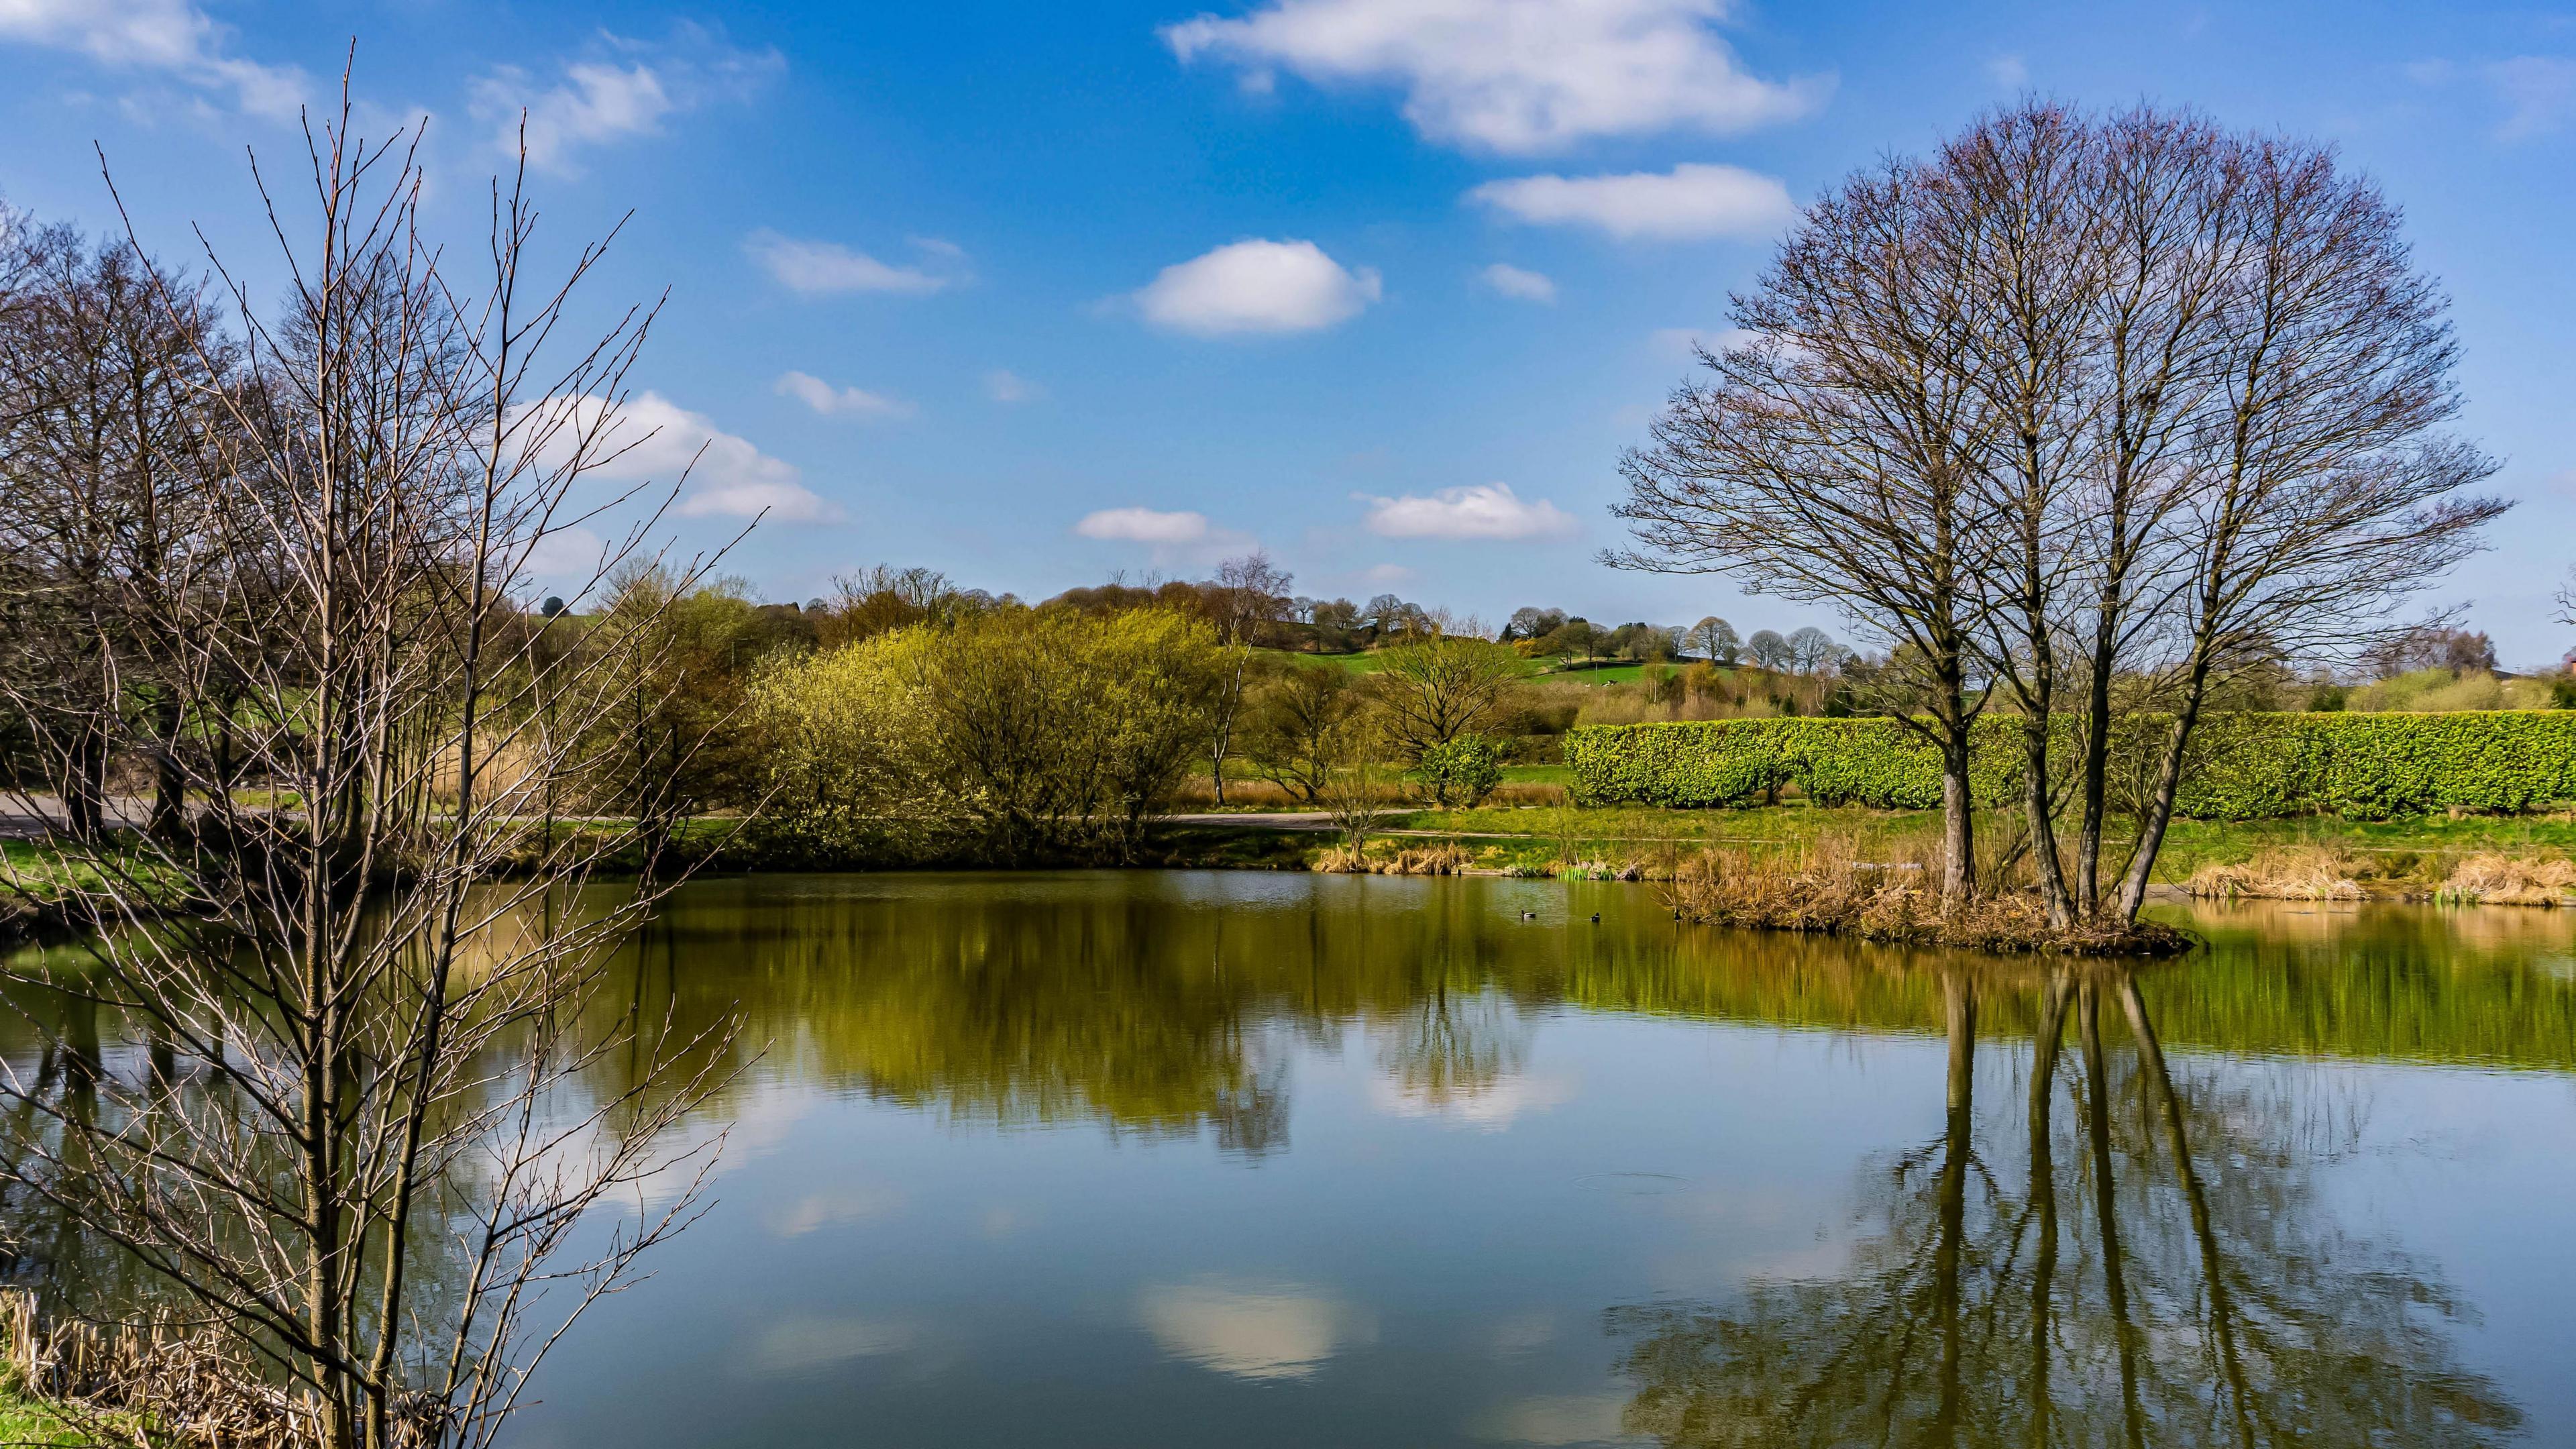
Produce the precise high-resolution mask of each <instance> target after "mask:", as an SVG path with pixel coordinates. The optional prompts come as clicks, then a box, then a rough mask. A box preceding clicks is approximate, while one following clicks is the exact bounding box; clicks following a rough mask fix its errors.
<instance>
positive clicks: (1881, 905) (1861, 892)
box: [1665, 837, 2190, 956]
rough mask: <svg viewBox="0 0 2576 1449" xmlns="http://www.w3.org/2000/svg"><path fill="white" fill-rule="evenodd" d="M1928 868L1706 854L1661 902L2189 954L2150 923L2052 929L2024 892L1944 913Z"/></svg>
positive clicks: (1852, 857)
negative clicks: (2183, 951) (1664, 900)
mask: <svg viewBox="0 0 2576 1449" xmlns="http://www.w3.org/2000/svg"><path fill="white" fill-rule="evenodd" d="M1934 866H1935V863H1934V862H1932V861H1929V860H1925V859H1922V858H1919V857H1917V858H1912V859H1892V860H1891V859H1879V860H1863V859H1861V858H1860V857H1859V856H1858V854H1857V853H1856V852H1855V850H1854V848H1853V845H1852V843H1851V842H1850V841H1848V840H1844V839H1839V838H1831V837H1829V838H1827V839H1824V840H1820V841H1818V842H1817V843H1816V844H1815V845H1814V846H1813V847H1811V848H1810V849H1808V850H1806V851H1805V852H1803V853H1799V854H1795V855H1792V854H1786V853H1775V854H1760V855H1757V854H1754V853H1753V852H1750V851H1744V850H1707V851H1702V852H1701V853H1700V854H1698V855H1697V856H1694V857H1690V858H1688V859H1685V860H1683V861H1682V862H1681V863H1680V864H1679V865H1678V866H1677V867H1676V868H1675V870H1674V873H1673V879H1672V882H1671V884H1669V885H1668V886H1666V887H1665V897H1666V900H1667V902H1668V903H1669V904H1670V905H1671V906H1672V908H1673V911H1674V913H1675V914H1676V915H1679V916H1681V917H1682V918H1683V919H1686V920H1691V921H1697V922H1700V923H1703V924H1707V925H1722V926H1743V927H1749V928H1752V929H1755V930H1765V931H1803V932H1814V933H1818V934H1824V935H1841V936H1857V937H1859V938H1861V939H1863V940H1869V941H1913V942H1922V943H1925V944H1931V945H1943V946H1960V947H1966V948H1968V949H1972V950H1981V951H2001V952H2021V951H2047V952H2056V953H2062V954H2068V955H2084V956H2094V955H2100V956H2115V955H2117V956H2129V955H2135V956H2156V955H2170V954H2172V953H2174V952H2177V951H2181V950H2185V949H2188V947H2189V946H2190V938H2189V937H2187V936H2184V935H2183V934H2182V933H2181V932H2179V931H2176V930H2174V929H2172V928H2171V927H2168V926H2162V925H2156V924H2153V923H2145V924H2134V925H2132V924H2086V925H2079V926H2077V927H2075V928H2073V929H2071V930H2058V929H2056V928H2054V927H2052V926H2050V925H2049V924H2048V915H2047V911H2046V909H2045V908H2044V907H2042V906H2041V904H2040V903H2039V900H2038V898H2037V897H2036V896H2034V895H2032V894H2030V893H2028V892H2025V891H2018V890H2014V891H2002V892H1995V893H1990V894H1988V895H1986V896H1984V897H1982V898H1980V899H1978V900H1977V901H1975V902H1973V903H1971V904H1969V905H1966V906H1963V907H1960V908H1957V909H1944V908H1943V904H1942V901H1941V896H1940V892H1939V890H1938V888H1937V886H1936V884H1935V882H1937V881H1938V879H1939V876H1940V873H1939V871H1938V870H1937V869H1935V868H1934Z"/></svg>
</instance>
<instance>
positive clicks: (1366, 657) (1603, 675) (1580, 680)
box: [1253, 649, 1736, 684]
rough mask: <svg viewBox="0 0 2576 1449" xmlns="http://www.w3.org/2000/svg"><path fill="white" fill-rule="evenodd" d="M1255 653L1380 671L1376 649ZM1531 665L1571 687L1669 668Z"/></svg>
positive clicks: (1606, 663)
mask: <svg viewBox="0 0 2576 1449" xmlns="http://www.w3.org/2000/svg"><path fill="white" fill-rule="evenodd" d="M1253 652H1254V653H1256V654H1259V655H1261V656H1263V657H1265V658H1269V659H1276V660H1279V661H1281V662H1283V663H1291V664H1337V665H1340V666H1341V667H1342V668H1343V669H1345V670H1347V671H1349V672H1350V673H1352V674H1355V675H1357V674H1375V673H1376V672H1377V668H1378V656H1377V652H1376V651H1375V650H1367V649H1364V650H1361V651H1359V652H1358V653H1355V654H1303V653H1299V652H1298V651H1296V650H1293V649H1256V650H1254V651H1253ZM1532 664H1533V677H1534V678H1537V679H1543V680H1563V681H1565V682H1567V683H1570V684H1635V683H1637V682H1639V681H1640V680H1643V679H1644V678H1646V675H1647V671H1648V670H1651V669H1662V668H1665V667H1667V666H1664V665H1660V664H1638V663H1620V662H1616V661H1612V660H1607V659H1603V660H1597V661H1595V662H1593V663H1590V664H1583V663H1565V662H1563V661H1551V660H1536V661H1532ZM1723 672H1724V673H1727V674H1730V675H1731V674H1733V673H1735V672H1736V671H1734V670H1731V669H1730V670H1725V671H1723Z"/></svg>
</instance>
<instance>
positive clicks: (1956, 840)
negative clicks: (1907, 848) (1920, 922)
mask: <svg viewBox="0 0 2576 1449" xmlns="http://www.w3.org/2000/svg"><path fill="white" fill-rule="evenodd" d="M1947 736H1948V737H1947V738H1946V739H1944V740H1943V741H1942V744H1941V904H1942V906H1943V907H1944V908H1945V909H1946V908H1949V907H1954V906H1963V905H1966V904H1967V903H1968V902H1969V901H1971V900H1973V899H1975V898H1976V894H1977V827H1976V818H1975V814H1974V810H1975V804H1976V802H1975V801H1974V800H1973V799H1972V798H1971V797H1970V795H1969V789H1968V759H1969V752H1968V732H1967V730H1966V728H1965V727H1964V726H1961V727H1956V728H1952V729H1950V730H1948V731H1947Z"/></svg>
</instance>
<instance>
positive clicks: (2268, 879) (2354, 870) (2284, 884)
mask: <svg viewBox="0 0 2576 1449" xmlns="http://www.w3.org/2000/svg"><path fill="white" fill-rule="evenodd" d="M2363 873H2364V872H2363V871H2362V869H2361V867H2360V866H2359V865H2357V864H2356V863H2355V862H2354V861H2353V859H2352V858H2351V857H2350V856H2349V855H2347V854H2345V853H2344V852H2343V851H2341V850H2338V849H2336V848H2335V847H2333V846H2330V845H2289V846H2279V847H2276V848H2274V849H2270V850H2264V851H2258V852H2257V853H2256V854H2255V856H2254V858H2253V859H2251V860H2248V861H2243V862H2239V863H2233V864H2220V863H2218V862H2216V861H2212V862H2210V863H2209V864H2207V865H2204V866H2202V867H2201V868H2200V869H2198V870H2196V871H2193V872H2192V873H2191V879H2190V880H2187V881H2185V882H2183V890H2184V891H2186V892H2187V893H2189V894H2191V895H2193V896H2197V897H2199V898H2201V899H2204V900H2237V899H2249V900H2277V901H2357V900H2360V899H2362V898H2363V897H2364V896H2365V895H2366V894H2367V892H2365V891H2364V890H2363V889H2362V888H2361V882H2360V880H2359V879H2357V877H2358V876H2360V875H2362V874H2363Z"/></svg>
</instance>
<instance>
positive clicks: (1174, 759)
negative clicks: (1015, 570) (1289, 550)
mask: <svg viewBox="0 0 2576 1449" xmlns="http://www.w3.org/2000/svg"><path fill="white" fill-rule="evenodd" d="M1221 665H1222V651H1221V649H1220V648H1219V646H1218V644H1217V642H1216V637H1215V635H1214V633H1213V631H1211V630H1210V629H1209V627H1208V626H1207V624H1205V623H1204V622H1202V621H1200V620H1197V619H1193V618H1190V617H1187V616H1185V615H1182V614H1179V613H1176V612H1173V611H1171V610H1167V609H1138V610H1132V611H1129V612H1125V613H1116V614H1084V613H1079V612H1076V611H1073V610H1066V609H1043V610H1027V609H1002V610H996V611H992V612H989V613H985V614H982V615H979V616H976V617H974V618H970V619H964V620H960V621H958V622H957V623H955V624H953V625H951V626H948V627H941V626H938V625H934V624H924V625H916V626H914V627H911V628H905V629H897V630H894V631H892V632H889V633H885V634H880V635H878V636H876V637H875V638H872V639H867V640H864V641H862V642H859V643H856V644H851V645H848V646H846V647H844V648H840V649H836V650H829V651H826V652H824V653H821V654H817V655H813V656H811V657H809V658H806V659H803V660H799V661H797V662H795V663H793V664H789V665H786V666H783V667H781V668H779V669H777V670H775V671H774V672H772V673H771V674H769V675H768V676H767V677H765V678H764V679H763V680H762V681H761V682H760V683H759V685H758V686H757V687H756V688H755V689H754V691H753V693H754V712H755V717H756V719H757V721H758V723H759V726H760V728H761V731H762V733H763V735H764V737H765V740H766V743H767V746H768V749H769V751H770V753H769V759H770V760H771V763H772V771H773V776H772V778H773V783H774V786H775V789H776V794H775V795H774V796H773V797H772V800H771V805H770V810H769V812H768V815H767V817H766V820H765V822H764V826H763V828H764V829H765V830H767V831H768V832H770V834H771V841H772V844H773V846H774V847H775V848H777V849H778V850H780V851H781V852H782V853H783V854H785V855H787V856H792V857H799V858H806V859H813V860H828V861H834V862H847V861H855V860H976V861H986V862H996V863H1020V862H1027V861H1033V860H1041V859H1056V858H1064V857H1069V856H1089V855H1108V856H1115V857H1122V858H1123V857H1127V856H1132V855H1133V853H1134V851H1135V848H1136V846H1137V844H1138V843H1139V841H1140V840H1141V838H1142V835H1143V828H1144V822H1145V820H1146V818H1147V817H1148V816H1150V815H1152V814H1154V813H1156V812H1158V811H1159V810H1161V809H1162V808H1164V806H1165V805H1166V804H1167V803H1168V802H1169V800H1170V798H1171V795H1172V792H1173V790H1174V789H1176V788H1177V787H1178V786H1179V784H1180V782H1181V780H1182V779H1183V778H1184V777H1185V776H1186V775H1187V774H1188V773H1189V771H1190V768H1191V766H1192V764H1193V763H1194V762H1195V761H1196V760H1197V759H1198V754H1199V750H1200V749H1201V747H1202V746H1203V745H1204V744H1205V742H1206V739H1207V734H1208V720H1209V711H1210V709H1211V708H1212V707H1213V705H1214V703H1215V700H1216V694H1217V690H1218V688H1219V686H1220V684H1221V683H1222V677H1223V671H1222V668H1221Z"/></svg>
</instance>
